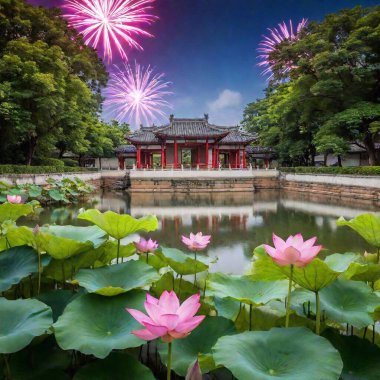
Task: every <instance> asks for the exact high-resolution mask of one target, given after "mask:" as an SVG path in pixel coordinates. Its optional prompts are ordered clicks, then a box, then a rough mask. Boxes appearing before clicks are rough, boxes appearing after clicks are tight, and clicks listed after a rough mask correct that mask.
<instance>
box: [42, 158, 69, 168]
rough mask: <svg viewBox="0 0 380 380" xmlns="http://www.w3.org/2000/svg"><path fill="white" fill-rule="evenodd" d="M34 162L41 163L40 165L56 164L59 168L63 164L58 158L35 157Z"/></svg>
mask: <svg viewBox="0 0 380 380" xmlns="http://www.w3.org/2000/svg"><path fill="white" fill-rule="evenodd" d="M34 163H35V164H36V165H41V166H56V167H58V168H61V167H63V166H65V163H64V162H63V161H62V160H59V159H58V158H49V157H47V158H39V157H38V158H36V159H35V160H34ZM74 166H75V165H74Z"/></svg>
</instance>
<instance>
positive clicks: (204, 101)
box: [29, 0, 379, 125]
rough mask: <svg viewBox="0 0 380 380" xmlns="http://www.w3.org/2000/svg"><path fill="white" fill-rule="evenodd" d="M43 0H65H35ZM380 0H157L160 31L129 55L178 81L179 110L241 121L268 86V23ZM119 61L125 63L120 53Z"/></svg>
mask: <svg viewBox="0 0 380 380" xmlns="http://www.w3.org/2000/svg"><path fill="white" fill-rule="evenodd" d="M29 2H31V3H33V4H38V5H44V6H52V5H60V4H62V0H30V1H29ZM378 3H379V1H378V0H362V1H358V0H354V1H352V0H334V1H332V0H298V1H296V0H288V1H284V0H282V1H281V0H270V1H269V0H266V1H265V0H156V3H155V10H154V13H155V14H156V15H158V16H159V20H158V21H157V22H156V23H155V24H154V25H152V26H151V27H149V28H148V30H149V31H150V32H151V33H152V34H154V35H155V38H152V39H150V38H144V39H141V40H140V42H141V44H142V46H143V47H144V51H143V52H136V51H132V52H130V54H129V58H130V60H132V61H134V60H136V61H137V62H139V63H141V64H144V65H148V64H150V65H152V66H154V67H155V68H156V70H157V71H158V72H164V73H165V74H166V79H167V80H169V81H170V82H172V87H171V90H172V91H173V92H174V94H173V95H172V96H171V97H170V98H169V99H168V100H169V101H170V102H171V103H172V105H173V109H172V111H171V112H170V111H169V113H174V114H175V116H177V117H197V116H202V115H203V114H204V113H209V115H210V120H211V121H212V122H214V123H219V124H221V125H236V124H238V123H239V122H240V121H241V119H242V114H243V109H244V107H245V105H246V104H247V103H249V102H251V101H253V100H255V99H256V98H258V97H261V96H262V94H263V89H264V88H265V86H266V83H267V82H266V78H265V77H263V76H262V75H261V70H260V68H258V67H257V62H258V61H257V58H256V56H257V52H256V49H257V46H258V43H259V42H260V40H261V38H262V37H261V36H262V35H263V34H265V33H266V28H269V27H274V26H276V25H277V24H278V23H279V22H282V21H288V20H289V19H292V20H293V22H298V21H299V20H301V19H302V18H303V17H305V18H308V19H309V20H315V21H318V20H321V19H322V18H323V17H324V16H325V15H327V14H329V13H333V12H336V11H338V10H340V9H343V8H351V7H354V6H355V5H362V6H371V5H377V4H378ZM114 63H118V61H117V59H116V60H115V62H114Z"/></svg>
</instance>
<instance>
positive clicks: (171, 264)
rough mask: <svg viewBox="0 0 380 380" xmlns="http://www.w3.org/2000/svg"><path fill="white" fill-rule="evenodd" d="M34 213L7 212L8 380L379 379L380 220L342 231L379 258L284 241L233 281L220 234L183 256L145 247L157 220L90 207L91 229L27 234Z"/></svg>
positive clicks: (3, 240)
mask: <svg viewBox="0 0 380 380" xmlns="http://www.w3.org/2000/svg"><path fill="white" fill-rule="evenodd" d="M32 213H33V207H32V206H31V205H28V204H12V203H9V202H7V203H4V204H2V205H0V223H1V230H0V231H1V236H0V250H1V252H0V262H1V265H0V270H1V272H2V273H1V277H0V291H1V292H2V294H1V295H2V296H1V298H0V304H1V307H0V318H1V320H2V323H1V324H0V336H1V338H0V353H1V364H2V371H3V378H5V379H8V380H9V379H16V380H17V379H24V380H25V379H45V378H46V379H47V378H52V377H54V378H57V379H75V380H85V379H93V378H94V374H96V376H98V377H99V376H103V377H105V378H108V377H110V376H111V374H112V376H114V375H115V373H117V376H119V378H129V379H152V380H153V379H154V378H157V379H163V378H167V379H170V378H171V377H172V375H173V376H174V373H175V374H176V375H177V376H185V375H186V374H187V373H188V376H190V375H192V376H198V377H193V378H195V379H200V377H199V376H200V371H201V372H202V373H203V374H206V373H209V374H210V376H212V378H214V379H223V378H225V376H229V378H231V376H233V377H234V378H236V379H241V380H245V379H249V378H252V379H259V380H268V379H272V378H273V379H278V378H281V379H286V380H294V379H299V380H304V379H305V378H307V379H311V380H320V379H321V378H323V379H324V380H330V379H331V380H334V379H335V380H338V379H346V378H350V377H352V376H354V377H355V379H363V380H364V379H366V380H368V379H369V380H376V379H378V378H379V374H380V365H379V362H378V357H379V353H380V348H379V347H378V344H379V343H380V336H379V334H378V333H379V332H378V331H377V326H376V323H377V321H378V320H379V319H380V317H379V310H380V296H379V290H380V264H379V256H380V255H379V252H380V241H379V236H380V217H379V216H378V215H375V214H363V215H361V216H358V217H356V218H355V219H353V220H350V221H346V220H344V219H343V218H341V219H339V220H338V221H337V224H338V225H339V226H341V228H347V227H349V228H351V229H352V230H353V233H358V234H359V235H360V236H362V238H364V239H365V240H366V241H367V243H369V244H371V246H372V247H373V253H372V252H365V253H363V252H360V253H359V252H358V253H355V252H346V253H334V254H330V255H328V256H326V258H325V259H322V256H321V254H320V253H319V252H320V251H321V249H322V247H320V246H318V245H316V238H315V237H314V238H311V239H309V240H304V239H303V237H302V236H301V235H299V234H297V235H294V236H290V237H289V238H288V239H286V240H282V239H281V238H280V237H277V236H275V235H274V239H273V243H274V246H273V247H271V246H270V245H263V246H260V247H257V248H256V249H255V251H254V252H253V255H252V265H251V267H250V269H249V270H248V271H247V273H245V274H244V275H234V276H231V275H227V274H224V273H219V272H213V271H212V270H210V269H212V265H213V262H212V261H211V260H210V259H209V258H208V256H207V254H206V250H207V247H208V246H209V245H210V244H212V236H211V237H210V236H205V235H202V234H199V233H198V234H192V235H190V236H189V237H182V241H183V243H184V250H183V251H182V250H178V249H173V248H170V247H166V246H165V245H164V242H154V241H152V240H150V241H149V240H147V239H140V240H139V238H138V234H143V235H144V236H145V237H147V235H149V232H151V231H154V230H155V229H157V228H158V220H157V218H156V217H154V216H146V217H143V218H140V219H135V218H133V217H131V216H129V215H119V214H117V213H114V212H111V211H107V212H105V213H101V212H100V211H98V210H91V209H90V210H87V211H84V212H82V213H81V214H79V216H78V219H81V220H84V221H87V222H88V226H85V227H74V226H70V225H66V226H56V225H45V226H36V227H35V228H34V229H31V228H27V227H25V226H19V225H17V220H18V219H19V218H20V217H21V216H25V215H28V214H32ZM136 234H137V235H136ZM178 239H179V240H180V239H181V237H180V236H179V237H178ZM131 241H135V243H133V242H131ZM318 256H320V257H318ZM181 302H182V304H181ZM126 308H127V309H128V310H126ZM145 313H146V314H145ZM285 326H287V327H285ZM231 351H233V352H234V355H231ZM167 368H170V370H169V371H168V370H167ZM188 379H192V378H191V377H188Z"/></svg>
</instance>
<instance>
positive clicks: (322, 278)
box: [281, 259, 340, 292]
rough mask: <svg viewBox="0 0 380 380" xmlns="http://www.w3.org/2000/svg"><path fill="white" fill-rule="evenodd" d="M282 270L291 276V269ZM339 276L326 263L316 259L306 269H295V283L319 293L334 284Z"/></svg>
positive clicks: (284, 268) (338, 273)
mask: <svg viewBox="0 0 380 380" xmlns="http://www.w3.org/2000/svg"><path fill="white" fill-rule="evenodd" d="M281 270H282V271H283V273H285V274H286V275H287V276H288V277H289V276H290V268H289V267H282V268H281ZM339 275H340V272H336V271H334V270H332V269H331V268H330V267H329V266H328V265H327V264H326V263H325V262H324V261H322V260H320V259H314V260H313V261H312V262H311V263H309V264H308V265H306V266H305V267H294V271H293V281H294V282H295V283H296V284H298V285H300V286H302V287H303V288H305V289H307V290H311V291H312V292H318V291H319V290H321V289H323V288H324V287H326V286H327V285H330V284H331V283H333V282H334V281H335V280H336V279H337V278H338V276H339Z"/></svg>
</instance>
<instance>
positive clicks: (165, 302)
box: [126, 290, 205, 343]
mask: <svg viewBox="0 0 380 380" xmlns="http://www.w3.org/2000/svg"><path fill="white" fill-rule="evenodd" d="M199 299H200V295H199V294H194V295H192V296H191V297H189V298H188V299H187V300H186V301H184V302H183V303H182V305H180V303H179V299H178V297H177V295H176V294H175V293H174V291H171V292H170V293H169V292H168V291H166V290H165V291H164V292H163V293H162V294H161V297H160V299H157V298H154V297H152V296H151V295H150V294H147V295H146V301H145V302H144V306H145V310H146V311H147V313H148V315H145V314H144V313H142V312H141V311H139V310H135V309H126V310H127V311H128V312H129V313H130V314H131V315H132V317H133V318H135V319H136V320H137V321H138V322H139V323H141V324H142V325H143V326H144V327H145V329H141V330H135V331H132V334H134V335H136V336H137V337H138V338H140V339H143V340H153V339H156V338H158V337H161V339H162V340H163V341H164V342H166V343H171V342H172V341H173V339H181V338H185V337H186V336H188V335H189V333H190V332H191V331H192V330H194V329H195V328H196V327H197V326H198V325H199V324H200V323H201V322H202V321H203V319H204V318H205V316H204V315H199V316H194V315H195V314H196V312H197V311H198V309H199V308H200V306H201V304H200V303H199Z"/></svg>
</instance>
